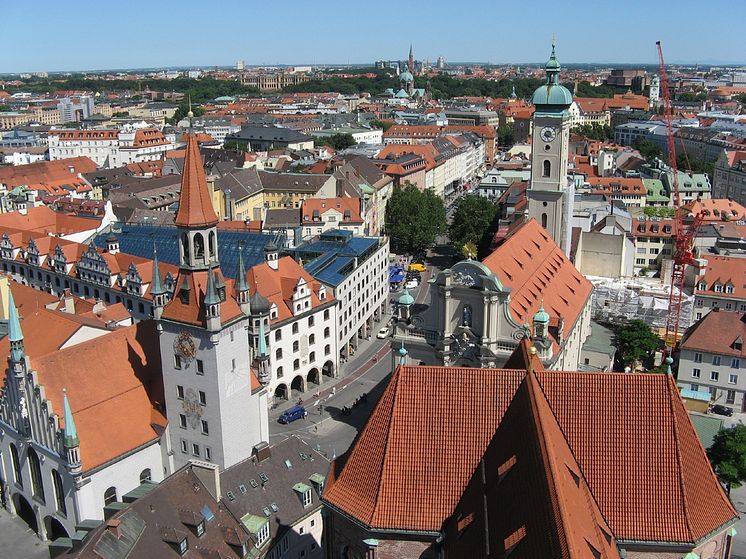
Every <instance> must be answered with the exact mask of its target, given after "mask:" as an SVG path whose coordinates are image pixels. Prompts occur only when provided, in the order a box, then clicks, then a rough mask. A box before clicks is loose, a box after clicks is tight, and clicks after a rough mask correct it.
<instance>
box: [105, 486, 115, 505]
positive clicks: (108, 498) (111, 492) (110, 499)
mask: <svg viewBox="0 0 746 559" xmlns="http://www.w3.org/2000/svg"><path fill="white" fill-rule="evenodd" d="M116 500H117V488H116V487H109V489H107V490H106V491H104V506H106V505H110V504H111V503H114V502H116Z"/></svg>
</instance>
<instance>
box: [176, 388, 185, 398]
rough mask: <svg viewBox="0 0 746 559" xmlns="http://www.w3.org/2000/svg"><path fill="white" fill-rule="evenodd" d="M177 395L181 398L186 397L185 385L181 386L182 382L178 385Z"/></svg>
mask: <svg viewBox="0 0 746 559" xmlns="http://www.w3.org/2000/svg"><path fill="white" fill-rule="evenodd" d="M176 397H177V398H178V399H179V400H183V399H184V387H183V386H181V385H180V384H179V385H176Z"/></svg>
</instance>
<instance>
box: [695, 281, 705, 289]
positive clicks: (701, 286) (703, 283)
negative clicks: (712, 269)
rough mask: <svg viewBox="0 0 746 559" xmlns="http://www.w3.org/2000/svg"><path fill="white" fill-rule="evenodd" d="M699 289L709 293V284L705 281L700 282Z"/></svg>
mask: <svg viewBox="0 0 746 559" xmlns="http://www.w3.org/2000/svg"><path fill="white" fill-rule="evenodd" d="M697 289H699V290H700V291H707V284H706V283H705V282H703V281H701V282H699V285H698V286H697Z"/></svg>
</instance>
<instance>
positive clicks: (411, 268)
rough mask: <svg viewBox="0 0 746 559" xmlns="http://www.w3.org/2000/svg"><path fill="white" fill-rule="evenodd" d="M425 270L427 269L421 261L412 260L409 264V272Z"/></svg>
mask: <svg viewBox="0 0 746 559" xmlns="http://www.w3.org/2000/svg"><path fill="white" fill-rule="evenodd" d="M425 270H427V267H426V266H425V264H424V263H422V262H412V263H411V264H410V265H409V271H410V272H424V271H425Z"/></svg>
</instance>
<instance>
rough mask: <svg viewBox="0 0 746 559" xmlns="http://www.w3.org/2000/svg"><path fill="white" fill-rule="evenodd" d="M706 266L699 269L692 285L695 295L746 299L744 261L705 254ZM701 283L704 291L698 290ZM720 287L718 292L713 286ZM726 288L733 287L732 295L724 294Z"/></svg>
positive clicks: (745, 268) (745, 267)
mask: <svg viewBox="0 0 746 559" xmlns="http://www.w3.org/2000/svg"><path fill="white" fill-rule="evenodd" d="M704 260H706V261H707V265H706V266H705V267H704V269H700V271H699V275H698V276H697V279H696V281H695V284H694V289H695V291H694V292H695V295H710V296H715V297H725V298H730V299H746V287H744V286H745V285H746V282H744V279H746V260H745V259H743V258H738V257H731V256H716V255H714V254H707V255H706V258H704ZM701 283H704V284H705V289H700V288H699V286H700V284H701ZM716 285H720V286H721V288H720V291H715V286H716ZM726 286H733V293H727V292H726Z"/></svg>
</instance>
